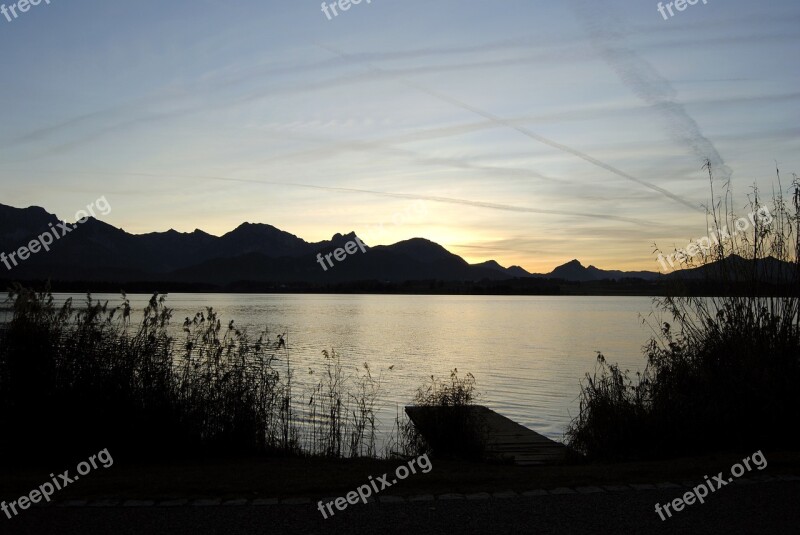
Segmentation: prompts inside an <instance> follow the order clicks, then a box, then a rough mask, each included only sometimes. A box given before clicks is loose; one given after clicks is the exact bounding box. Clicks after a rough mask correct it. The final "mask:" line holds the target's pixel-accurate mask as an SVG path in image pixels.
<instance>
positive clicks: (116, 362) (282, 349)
mask: <svg viewBox="0 0 800 535" xmlns="http://www.w3.org/2000/svg"><path fill="white" fill-rule="evenodd" d="M9 299H10V302H11V306H12V318H11V320H10V322H9V323H7V324H6V325H4V326H3V328H2V329H0V411H2V414H4V425H3V431H2V434H1V435H0V454H2V457H3V458H4V459H6V460H7V461H9V462H25V461H36V460H42V459H46V460H47V461H50V460H52V459H53V458H54V456H57V455H58V454H61V455H63V456H70V455H72V454H78V455H83V454H85V452H86V451H91V450H92V449H96V448H97V447H100V446H98V444H101V445H102V447H108V448H113V451H115V455H120V456H123V455H127V456H129V457H132V458H153V457H159V458H162V457H169V456H181V457H187V456H192V455H245V454H273V455H326V456H333V457H340V456H364V455H369V456H375V455H377V452H376V448H375V427H376V421H375V412H374V405H375V403H376V400H377V397H378V393H379V389H380V381H381V378H380V377H377V378H376V377H373V375H372V372H371V370H370V369H369V366H367V365H365V367H364V368H363V369H362V370H361V371H356V372H355V373H350V372H347V373H345V371H344V367H343V366H342V364H341V362H340V361H339V358H338V356H336V354H335V353H331V354H328V353H327V352H324V353H323V356H324V357H325V361H324V362H325V365H324V368H325V374H324V378H323V379H322V380H321V381H320V383H319V384H318V386H317V388H316V389H315V390H314V392H313V393H312V394H311V395H310V396H309V398H310V399H309V403H308V404H306V403H305V401H304V400H303V396H302V395H301V396H298V395H297V393H296V392H297V389H296V388H295V390H294V391H293V374H294V370H293V369H292V367H291V364H290V360H289V349H288V344H287V337H286V335H285V334H279V335H274V336H273V335H270V333H268V332H262V333H260V334H259V335H258V336H256V337H251V336H250V335H249V334H248V333H247V332H246V331H242V330H239V329H238V328H237V327H236V326H235V325H234V323H233V322H229V323H227V324H226V325H225V324H223V322H222V321H221V319H220V318H219V316H218V314H217V312H216V311H214V310H213V309H211V308H207V309H206V310H205V311H203V312H200V313H198V314H196V315H195V316H194V317H193V318H186V320H185V321H184V322H183V334H182V335H178V336H175V335H172V334H170V330H169V326H170V322H171V320H172V310H171V309H170V308H168V307H167V306H166V296H164V295H158V294H156V295H153V296H152V298H151V299H150V300H149V302H148V304H147V306H146V307H145V308H144V310H143V314H142V317H141V321H140V322H139V323H138V325H135V324H134V323H133V318H132V314H133V311H132V308H131V306H130V303H129V301H128V299H127V297H126V296H125V295H124V294H123V303H122V305H121V306H119V307H109V306H108V303H107V302H106V303H100V302H96V301H93V300H92V299H91V297H90V296H87V299H86V302H85V304H84V305H83V306H82V307H76V306H75V305H74V304H73V302H72V300H71V299H69V300H67V301H66V302H65V303H64V304H63V305H62V306H56V305H55V302H54V299H53V296H52V294H50V293H49V292H47V291H44V292H35V291H33V290H30V289H26V288H23V287H20V286H16V287H14V288H13V289H12V290H11V291H10V294H9ZM307 435H310V436H311V440H308V436H307Z"/></svg>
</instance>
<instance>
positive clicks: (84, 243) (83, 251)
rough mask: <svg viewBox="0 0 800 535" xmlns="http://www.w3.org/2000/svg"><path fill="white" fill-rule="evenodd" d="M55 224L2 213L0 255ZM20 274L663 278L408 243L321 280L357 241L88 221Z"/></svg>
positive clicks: (215, 281) (220, 282)
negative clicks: (340, 251) (507, 263)
mask: <svg viewBox="0 0 800 535" xmlns="http://www.w3.org/2000/svg"><path fill="white" fill-rule="evenodd" d="M58 222H59V219H58V218H57V217H56V216H55V215H54V214H50V213H48V212H47V211H46V210H45V209H44V208H40V207H29V208H14V207H11V206H6V205H2V204H0V252H5V253H6V254H9V253H11V252H13V251H17V250H18V249H19V248H20V247H22V246H26V245H27V244H28V243H29V242H30V241H31V240H33V239H35V238H36V237H37V236H38V235H40V234H42V233H45V232H47V231H48V230H49V229H50V227H51V225H52V226H56V225H57V224H58ZM70 226H73V227H75V228H74V230H73V231H72V232H70V233H69V234H67V235H65V236H63V237H62V238H60V239H59V240H56V241H55V242H54V243H53V244H52V245H51V246H50V251H49V252H45V251H39V252H38V253H37V254H32V255H31V256H30V257H29V258H28V259H27V260H25V261H21V262H19V265H17V266H11V268H12V269H10V270H9V269H7V266H5V265H3V264H0V273H3V272H4V275H0V277H4V278H6V279H14V280H20V281H25V280H45V279H50V280H59V281H85V282H92V281H101V282H115V283H116V282H119V283H124V282H147V281H159V282H180V283H187V284H207V285H216V286H225V285H231V284H236V283H242V282H249V283H265V282H269V283H308V284H317V285H319V284H336V283H347V282H352V281H378V282H387V283H402V282H404V281H423V280H440V281H481V280H489V281H502V280H511V279H522V278H541V279H558V280H563V281H571V282H590V281H613V280H623V279H639V280H644V281H655V280H658V279H661V278H663V277H664V276H663V275H660V274H659V273H656V272H649V271H633V272H626V271H618V270H611V271H607V270H602V269H598V268H596V267H594V266H588V267H584V266H583V265H582V264H581V263H580V262H579V261H578V260H572V261H570V262H567V263H565V264H563V265H561V266H558V267H557V268H555V269H554V270H553V271H551V272H550V273H545V274H537V273H529V272H528V271H526V270H525V269H523V268H522V267H520V266H511V267H503V266H502V265H500V264H499V263H497V262H496V261H494V260H489V261H486V262H482V263H479V264H469V263H468V262H467V261H465V260H464V259H463V258H461V257H460V256H458V255H455V254H453V253H451V252H449V251H447V250H446V249H445V248H444V247H442V246H441V245H439V244H437V243H434V242H432V241H429V240H426V239H423V238H413V239H409V240H405V241H401V242H398V243H395V244H392V245H379V246H374V247H369V246H368V244H367V250H366V252H365V253H362V252H360V251H358V252H356V253H353V254H350V255H347V256H346V257H345V260H343V261H339V262H335V265H334V266H333V267H331V268H328V269H327V270H323V269H322V267H321V265H320V264H319V263H318V260H317V258H318V257H317V255H318V254H321V255H323V256H324V255H325V254H329V253H332V252H333V251H334V250H336V249H337V248H340V247H344V246H345V244H346V243H347V242H349V241H352V240H354V239H355V238H356V235H355V233H353V232H350V233H348V234H334V235H333V236H332V237H331V239H330V240H326V241H320V242H307V241H305V240H303V239H301V238H299V237H297V236H295V235H293V234H290V233H288V232H285V231H282V230H280V229H278V228H275V227H273V226H271V225H266V224H260V223H242V224H241V225H239V226H238V227H237V228H236V229H234V230H232V231H230V232H228V233H227V234H224V235H222V236H213V235H211V234H208V233H206V232H203V231H202V230H195V231H194V232H189V233H182V232H177V231H175V230H169V231H166V232H152V233H148V234H138V235H137V234H130V233H128V232H125V231H124V230H122V229H119V228H116V227H114V226H112V225H109V224H107V223H104V222H103V221H100V220H97V219H95V218H89V219H88V220H86V221H85V222H84V223H82V224H80V225H77V224H76V225H70Z"/></svg>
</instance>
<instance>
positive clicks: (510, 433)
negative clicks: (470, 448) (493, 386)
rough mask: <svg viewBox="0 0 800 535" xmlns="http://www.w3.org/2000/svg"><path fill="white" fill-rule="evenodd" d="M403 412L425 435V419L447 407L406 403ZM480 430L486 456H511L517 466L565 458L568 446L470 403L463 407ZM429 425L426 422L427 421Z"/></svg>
mask: <svg viewBox="0 0 800 535" xmlns="http://www.w3.org/2000/svg"><path fill="white" fill-rule="evenodd" d="M405 409H406V414H408V417H409V418H410V419H411V421H412V422H413V423H414V425H415V426H416V427H417V429H418V430H419V432H420V433H421V434H422V435H423V436H425V435H426V431H427V432H430V431H431V430H430V429H429V428H426V423H428V422H431V421H436V420H437V416H441V415H442V414H444V412H445V410H451V409H450V408H448V407H418V406H408V407H406V408H405ZM466 409H467V410H469V411H471V415H472V416H473V417H474V418H475V421H476V422H480V425H479V427H480V428H481V429H482V432H483V434H484V437H483V438H484V444H485V450H486V456H487V457H488V458H494V459H505V460H513V461H514V463H515V464H518V465H521V466H528V465H539V464H557V463H561V462H563V461H564V460H566V458H567V456H568V455H569V454H570V449H569V448H568V447H567V446H565V445H564V444H562V443H560V442H556V441H555V440H551V439H549V438H547V437H545V436H544V435H541V434H539V433H537V432H536V431H534V430H533V429H529V428H527V427H525V426H523V425H521V424H519V423H517V422H515V421H513V420H511V419H510V418H507V417H505V416H503V415H502V414H499V413H497V412H495V411H493V410H491V409H489V408H488V407H484V406H482V405H473V406H470V407H467V408H466ZM428 425H429V424H428Z"/></svg>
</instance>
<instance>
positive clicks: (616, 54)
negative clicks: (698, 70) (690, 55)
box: [572, 0, 732, 180]
mask: <svg viewBox="0 0 800 535" xmlns="http://www.w3.org/2000/svg"><path fill="white" fill-rule="evenodd" d="M572 1H573V3H574V4H576V5H577V8H576V10H575V11H576V14H577V17H578V18H579V19H580V20H581V22H582V23H583V25H584V26H585V27H586V29H587V31H588V32H589V37H590V39H591V42H592V44H593V45H594V46H595V48H596V49H597V52H598V53H599V54H600V57H602V58H603V59H604V60H605V61H606V63H608V64H609V66H611V68H612V69H614V71H615V72H616V73H617V76H619V78H620V80H621V81H622V82H623V83H624V84H625V85H626V86H627V87H628V88H629V89H630V90H631V91H633V92H634V94H635V95H636V96H638V97H639V98H640V99H642V100H643V101H644V102H646V103H647V104H648V105H650V106H651V107H652V108H653V109H654V110H656V111H657V112H658V113H659V114H660V115H661V116H662V117H663V118H664V119H665V120H666V122H667V125H668V128H669V130H670V133H671V134H672V137H673V139H675V140H676V141H678V142H679V143H682V144H683V145H685V146H686V147H688V148H689V150H690V151H691V152H692V153H693V154H694V155H695V156H697V158H698V160H699V161H705V160H706V159H708V160H709V161H710V162H711V166H712V169H714V170H716V171H717V173H718V174H719V175H720V176H721V177H723V178H724V179H725V180H728V179H730V177H731V174H732V171H731V169H730V167H728V166H727V165H725V161H724V160H723V159H722V156H720V154H719V152H718V151H717V149H716V147H714V144H713V143H712V142H711V141H710V140H709V139H708V138H707V137H706V136H704V135H703V133H702V131H701V130H700V126H699V125H698V124H697V122H696V121H695V120H694V119H693V118H692V117H691V116H690V115H689V113H688V112H687V111H686V108H685V107H684V106H683V105H682V104H680V103H679V102H677V101H676V97H677V92H676V91H675V88H673V87H672V84H670V82H669V80H667V79H666V78H664V77H663V76H661V74H660V73H659V72H658V71H657V70H656V69H655V67H653V66H652V65H651V64H650V63H649V62H648V61H647V60H645V59H644V58H642V57H641V56H640V55H639V54H637V53H636V52H635V51H633V50H632V49H631V48H630V47H628V46H627V45H626V44H625V42H624V39H625V37H624V35H625V33H624V31H623V30H622V28H621V27H620V24H619V20H620V17H619V16H618V15H617V14H615V13H613V12H612V9H611V8H610V7H609V6H608V5H605V4H604V5H603V6H602V7H600V6H599V5H598V3H597V2H595V1H587V0H572Z"/></svg>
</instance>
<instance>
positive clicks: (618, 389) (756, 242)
mask: <svg viewBox="0 0 800 535" xmlns="http://www.w3.org/2000/svg"><path fill="white" fill-rule="evenodd" d="M709 180H710V184H711V192H712V201H713V202H712V203H711V205H710V206H709V208H708V222H709V225H713V226H714V227H715V228H721V227H722V226H723V225H728V226H729V227H730V228H734V225H735V221H736V219H737V218H739V217H740V216H741V215H742V214H741V213H740V212H739V211H738V210H736V209H734V206H733V200H732V199H733V195H732V192H731V191H730V189H729V188H728V187H727V186H726V188H725V192H724V194H723V196H722V198H720V199H717V198H716V197H715V196H714V195H715V192H714V179H713V176H712V175H711V173H710V171H709ZM792 190H793V195H792V199H791V201H790V202H787V200H786V199H784V197H783V195H782V193H781V191H782V185H781V180H780V174H778V178H777V188H776V193H775V194H774V195H773V198H772V201H771V214H772V220H771V221H769V222H768V223H767V222H765V221H758V220H757V221H756V223H755V226H754V227H753V228H752V229H751V230H750V231H749V232H748V233H740V234H737V235H735V236H733V237H732V238H731V239H730V240H720V243H718V244H716V245H715V246H714V247H712V248H711V249H710V250H708V251H705V252H702V251H701V252H700V254H699V255H698V256H697V257H696V258H697V260H691V259H686V261H685V262H684V267H685V268H697V267H699V268H701V270H700V271H701V273H702V274H703V277H702V278H699V279H697V278H694V277H690V276H689V274H690V273H691V272H688V271H686V272H684V273H686V276H684V277H679V278H678V280H677V282H676V284H675V286H674V288H673V290H672V292H671V293H670V294H669V295H667V296H666V297H663V298H660V299H656V308H657V310H658V311H660V312H661V313H662V314H663V315H665V316H666V317H667V318H668V319H667V320H666V321H661V322H660V325H659V326H658V327H656V328H655V329H654V336H653V337H652V338H651V339H650V341H649V342H648V343H647V345H646V346H645V347H644V353H645V356H646V358H647V366H646V368H645V370H644V372H643V373H637V374H636V376H637V377H636V378H635V379H634V378H633V377H632V376H631V375H630V373H629V372H628V371H627V370H625V371H623V370H621V369H620V368H619V367H618V366H617V365H612V364H609V363H607V362H606V359H605V357H604V356H603V355H599V356H598V367H597V369H596V370H595V372H594V373H593V374H592V375H590V376H587V378H586V381H585V382H584V383H583V385H582V391H581V397H580V410H579V413H578V415H577V416H576V418H575V419H574V420H573V422H572V423H571V425H570V426H569V428H568V430H567V434H566V435H567V439H568V441H569V443H570V445H571V446H572V447H574V448H575V449H577V450H579V451H581V452H583V453H586V454H589V455H590V456H592V457H596V458H632V457H648V456H674V455H681V454H690V453H699V452H707V451H719V450H749V449H752V448H756V449H758V448H796V447H797V444H798V440H797V439H798V438H800V433H798V431H797V430H796V428H795V426H794V422H795V421H796V415H797V414H798V411H800V397H798V396H797V394H796V390H797V388H798V387H799V386H800V309H799V308H798V305H799V304H800V303H799V301H798V299H799V298H798V288H799V287H800V286H799V285H800V263H798V258H800V255H798V253H800V239H799V238H798V237H799V236H800V232H799V231H800V181H798V179H797V177H796V176H795V178H794V180H793V182H792ZM748 200H749V202H748V206H747V207H745V209H748V208H749V209H750V210H756V209H757V208H759V207H760V206H761V204H760V203H761V197H760V194H759V192H758V190H757V189H756V188H754V189H753V192H752V194H751V195H749V196H748ZM695 273H696V272H695ZM703 285H706V289H707V291H706V292H703V289H704V286H703ZM689 287H691V289H692V291H687V288H689ZM698 289H699V290H700V291H699V292H698ZM698 293H699V294H700V295H707V294H709V293H711V294H712V295H711V296H710V297H700V296H697V295H698Z"/></svg>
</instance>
